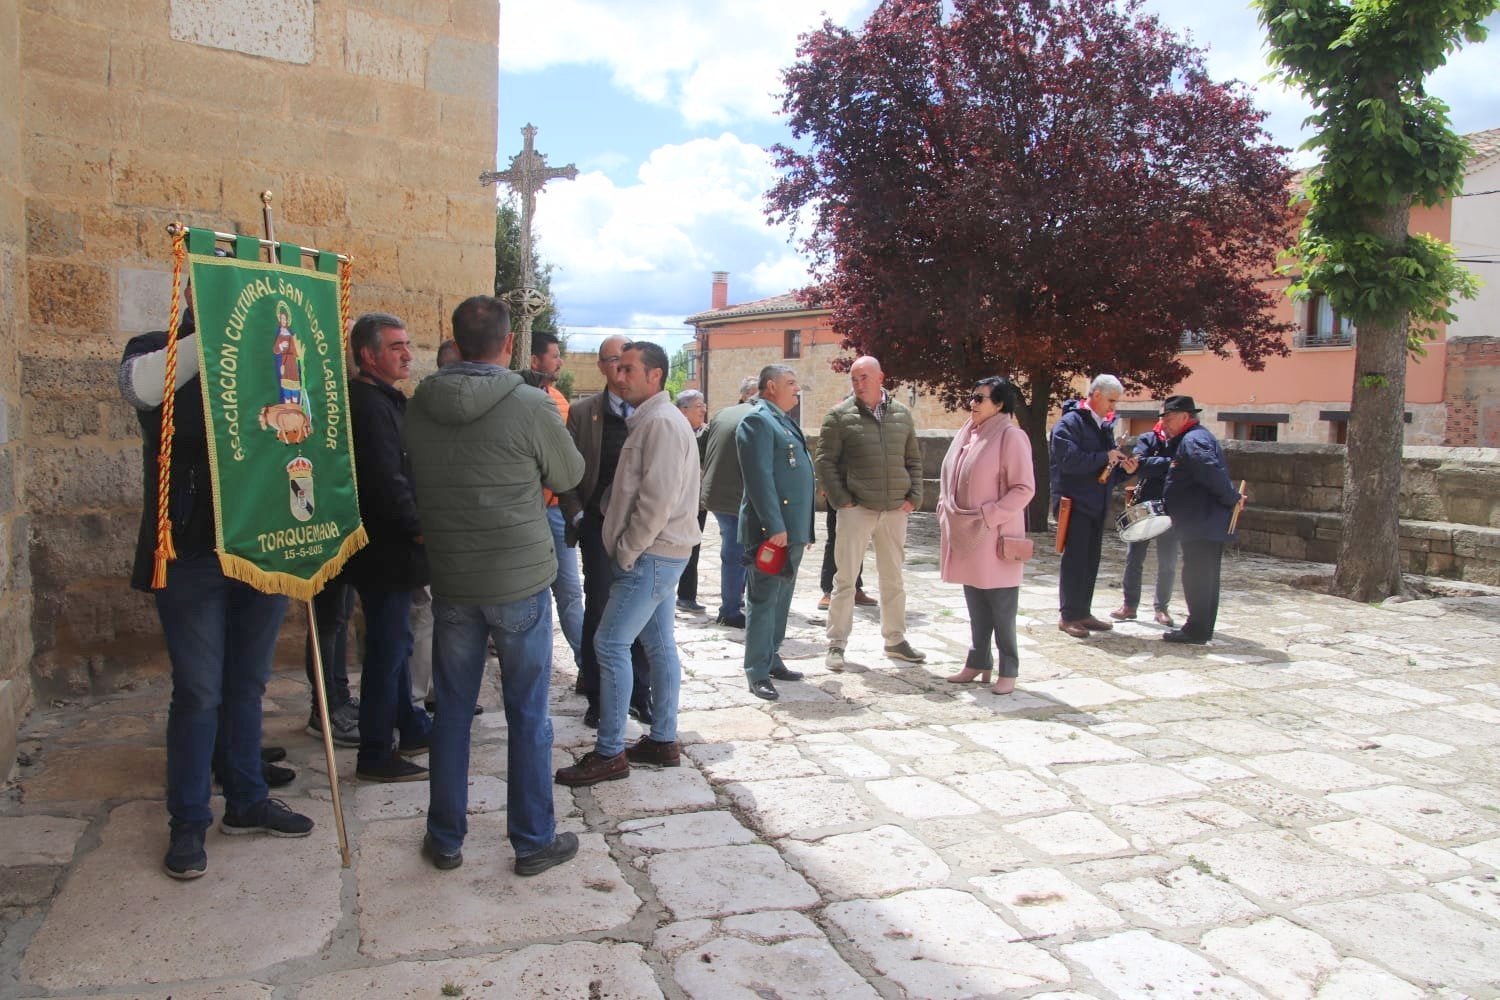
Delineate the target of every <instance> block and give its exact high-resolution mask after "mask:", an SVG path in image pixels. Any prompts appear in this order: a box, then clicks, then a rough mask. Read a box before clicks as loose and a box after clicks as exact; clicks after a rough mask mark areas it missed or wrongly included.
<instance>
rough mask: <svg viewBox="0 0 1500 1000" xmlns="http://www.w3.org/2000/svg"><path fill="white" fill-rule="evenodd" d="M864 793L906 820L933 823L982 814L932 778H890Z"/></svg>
mask: <svg viewBox="0 0 1500 1000" xmlns="http://www.w3.org/2000/svg"><path fill="white" fill-rule="evenodd" d="M865 790H866V791H868V792H869V793H870V794H871V795H873V796H875V797H876V798H877V799H879V800H880V801H881V802H882V803H884V804H885V806H886V807H887V808H888V809H892V810H894V811H895V812H898V813H900V814H901V815H902V816H905V817H906V818H908V819H933V818H935V817H938V816H966V815H969V814H971V813H977V812H981V811H983V807H981V806H980V805H978V804H977V803H974V802H971V801H969V800H968V799H966V798H964V797H963V796H962V795H959V794H958V793H957V792H955V791H954V790H953V789H951V788H949V787H948V786H947V785H943V784H939V783H938V782H936V781H933V780H932V779H931V778H891V779H889V780H886V781H871V782H867V783H866V784H865Z"/></svg>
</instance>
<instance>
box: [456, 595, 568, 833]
mask: <svg viewBox="0 0 1500 1000" xmlns="http://www.w3.org/2000/svg"><path fill="white" fill-rule="evenodd" d="M432 619H433V620H432V686H433V690H434V691H435V692H436V694H437V705H438V709H437V718H436V720H435V721H434V722H433V726H432V750H431V751H430V752H429V755H428V765H429V772H430V780H431V787H430V791H429V794H430V799H429V805H428V809H427V833H428V835H429V836H431V837H432V842H433V844H434V845H435V846H436V848H437V850H438V851H439V852H441V853H443V854H451V853H452V852H454V851H456V850H458V849H459V848H461V847H463V843H464V837H465V836H466V835H467V834H468V832H469V821H468V807H469V733H470V729H471V727H472V726H473V724H474V705H475V703H476V702H478V700H479V684H480V682H481V681H482V680H483V679H484V660H485V640H486V639H487V638H492V639H494V640H495V649H496V650H498V651H499V653H500V664H501V666H500V690H501V693H502V696H503V699H504V701H505V725H506V729H507V734H506V735H507V739H506V764H505V790H506V809H507V815H506V823H507V825H508V826H509V828H510V844H511V847H512V848H513V849H514V850H515V852H516V857H518V858H524V857H526V856H527V855H530V854H535V853H536V852H537V851H540V850H544V849H545V848H547V847H549V846H551V844H552V841H553V839H554V838H555V837H556V835H557V829H556V825H555V822H554V819H553V815H552V718H551V716H549V715H548V714H547V685H548V683H549V682H550V680H551V677H552V595H551V594H549V593H548V592H547V591H546V590H541V591H538V592H537V593H535V594H533V595H531V596H530V597H525V598H522V599H521V600H518V601H511V602H510V603H508V604H453V603H451V602H449V601H445V600H443V599H442V598H441V597H437V596H436V595H434V596H433V599H432Z"/></svg>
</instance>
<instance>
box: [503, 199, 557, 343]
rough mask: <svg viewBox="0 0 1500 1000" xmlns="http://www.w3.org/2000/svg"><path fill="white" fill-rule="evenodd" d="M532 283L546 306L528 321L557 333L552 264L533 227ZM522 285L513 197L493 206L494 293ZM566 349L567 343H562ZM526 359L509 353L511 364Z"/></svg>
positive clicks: (538, 329)
mask: <svg viewBox="0 0 1500 1000" xmlns="http://www.w3.org/2000/svg"><path fill="white" fill-rule="evenodd" d="M531 283H532V285H533V286H534V287H535V288H536V289H537V290H538V291H540V292H541V293H542V294H543V295H545V296H546V297H547V300H548V305H547V308H545V309H543V310H542V311H541V312H540V313H538V314H537V315H536V318H535V319H533V320H532V322H531V329H532V330H533V331H535V332H538V333H541V332H547V333H556V334H558V335H559V336H562V334H561V333H560V331H559V330H558V313H557V305H556V303H554V302H552V265H551V264H549V263H547V262H546V261H544V260H543V259H542V254H541V251H540V244H539V241H538V239H537V235H536V233H535V231H533V232H532V234H531ZM520 287H521V212H520V209H518V208H517V207H516V202H515V198H514V197H512V198H508V199H506V200H505V201H503V202H501V203H500V206H499V207H498V208H497V209H496V210H495V294H496V295H497V296H500V297H501V298H504V297H505V296H506V295H507V294H508V293H509V292H511V291H514V290H515V289H517V288H520ZM563 346H564V348H565V349H566V346H567V345H566V343H564V345H563ZM527 361H528V359H526V358H523V357H519V356H516V357H512V358H511V362H510V363H511V365H512V366H513V367H515V368H520V367H521V366H522V365H524V364H526V363H527Z"/></svg>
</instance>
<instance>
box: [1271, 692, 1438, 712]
mask: <svg viewBox="0 0 1500 1000" xmlns="http://www.w3.org/2000/svg"><path fill="white" fill-rule="evenodd" d="M1287 693H1288V694H1292V695H1295V696H1297V697H1298V698H1302V699H1305V700H1306V701H1308V702H1309V703H1311V704H1313V705H1317V706H1318V707H1320V708H1325V709H1327V708H1336V709H1338V710H1339V711H1340V712H1349V713H1352V714H1354V715H1376V716H1388V715H1396V714H1399V713H1401V712H1405V711H1408V710H1410V709H1411V708H1412V703H1411V702H1409V701H1403V700H1402V699H1400V698H1383V697H1381V696H1379V695H1375V694H1370V693H1369V692H1367V691H1356V690H1350V689H1344V690H1340V689H1338V688H1334V687H1320V688H1297V689H1295V690H1292V691H1289V692H1287Z"/></svg>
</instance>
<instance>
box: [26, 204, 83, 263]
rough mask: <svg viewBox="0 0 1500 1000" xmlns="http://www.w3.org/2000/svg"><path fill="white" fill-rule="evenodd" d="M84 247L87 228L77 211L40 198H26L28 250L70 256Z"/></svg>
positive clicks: (47, 255) (54, 255) (55, 255)
mask: <svg viewBox="0 0 1500 1000" xmlns="http://www.w3.org/2000/svg"><path fill="white" fill-rule="evenodd" d="M82 249H83V230H82V227H81V226H80V224H79V221H78V215H77V213H74V212H67V211H63V210H62V209H59V208H57V207H56V206H54V205H52V204H50V203H48V202H46V201H43V200H41V199H39V198H28V199H27V200H26V252H27V253H28V254H37V255H39V256H42V257H66V256H68V255H69V254H74V253H77V252H78V251H80V250H82Z"/></svg>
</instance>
